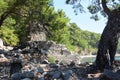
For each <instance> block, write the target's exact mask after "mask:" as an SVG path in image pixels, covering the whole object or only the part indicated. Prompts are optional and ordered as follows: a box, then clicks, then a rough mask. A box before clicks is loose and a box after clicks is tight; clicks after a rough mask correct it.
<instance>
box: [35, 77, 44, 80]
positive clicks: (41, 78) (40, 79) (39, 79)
mask: <svg viewBox="0 0 120 80" xmlns="http://www.w3.org/2000/svg"><path fill="white" fill-rule="evenodd" d="M37 80H45V79H44V77H40V78H38V79H37Z"/></svg>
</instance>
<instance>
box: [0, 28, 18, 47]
mask: <svg viewBox="0 0 120 80" xmlns="http://www.w3.org/2000/svg"><path fill="white" fill-rule="evenodd" d="M0 37H1V38H2V39H3V40H4V42H5V43H6V44H7V45H11V46H14V45H16V44H17V43H18V42H19V39H18V37H17V35H16V34H14V30H12V29H10V28H8V27H5V26H2V27H1V30H0Z"/></svg>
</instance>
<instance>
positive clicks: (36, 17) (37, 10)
mask: <svg viewBox="0 0 120 80" xmlns="http://www.w3.org/2000/svg"><path fill="white" fill-rule="evenodd" d="M71 3H72V2H71ZM73 3H74V2H73ZM51 5H53V4H52V3H51V0H43V1H41V0H34V1H33V0H25V1H24V0H0V16H1V15H2V14H4V13H5V12H10V13H9V16H8V17H7V18H6V19H5V21H4V23H3V24H2V27H1V29H0V37H1V38H2V39H3V40H4V42H5V43H6V44H7V45H17V44H18V43H21V42H24V41H26V40H27V39H28V37H27V36H28V34H29V28H30V26H31V24H32V23H40V24H42V26H47V28H48V29H49V31H51V33H52V36H50V37H47V38H48V39H49V40H53V41H56V42H57V43H61V44H65V45H66V47H67V48H68V49H70V50H73V51H76V52H79V53H81V51H83V50H85V49H87V50H88V51H95V50H96V48H97V44H98V41H99V37H100V34H95V33H91V32H88V31H83V30H81V29H80V28H79V27H78V26H77V25H76V24H75V23H69V21H70V19H69V18H68V17H67V16H66V14H65V12H64V11H63V10H58V11H55V10H54V7H52V6H51ZM80 6H81V4H79V7H80ZM74 8H76V6H74ZM93 8H96V7H95V6H94V7H92V6H90V7H89V9H91V10H92V9H93ZM82 9H83V8H82V6H81V8H80V11H82ZM91 12H93V11H91ZM94 13H96V11H95V12H94ZM97 19H98V18H96V20H97ZM49 61H50V62H54V58H53V57H51V56H50V57H49Z"/></svg>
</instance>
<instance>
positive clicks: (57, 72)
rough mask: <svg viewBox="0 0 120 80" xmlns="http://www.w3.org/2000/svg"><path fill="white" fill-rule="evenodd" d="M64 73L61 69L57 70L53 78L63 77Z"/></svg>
mask: <svg viewBox="0 0 120 80" xmlns="http://www.w3.org/2000/svg"><path fill="white" fill-rule="evenodd" d="M61 75H62V73H61V72H60V71H55V72H54V74H53V76H52V78H53V79H59V78H60V77H61Z"/></svg>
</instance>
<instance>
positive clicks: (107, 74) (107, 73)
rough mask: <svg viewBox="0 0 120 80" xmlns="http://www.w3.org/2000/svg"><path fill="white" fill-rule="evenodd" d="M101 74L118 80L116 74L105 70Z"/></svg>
mask: <svg viewBox="0 0 120 80" xmlns="http://www.w3.org/2000/svg"><path fill="white" fill-rule="evenodd" d="M103 74H104V75H105V76H107V77H108V78H110V79H112V80H120V74H119V73H117V72H112V71H111V70H108V69H105V70H104V73H103Z"/></svg>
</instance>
